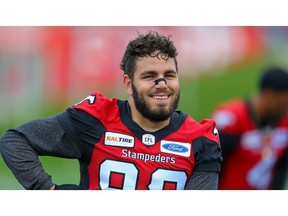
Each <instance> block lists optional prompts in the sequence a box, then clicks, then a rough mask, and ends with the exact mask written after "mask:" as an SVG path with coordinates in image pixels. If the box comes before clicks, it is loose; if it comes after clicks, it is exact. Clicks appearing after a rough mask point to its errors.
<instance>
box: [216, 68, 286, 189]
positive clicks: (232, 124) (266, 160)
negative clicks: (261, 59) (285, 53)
mask: <svg viewBox="0 0 288 216" xmlns="http://www.w3.org/2000/svg"><path fill="white" fill-rule="evenodd" d="M243 87H244V88H245V84H244V83H243ZM212 118H213V119H214V120H215V121H216V126H217V129H218V131H219V136H220V142H221V147H222V152H223V164H222V167H221V175H220V181H219V189H224V190H225V189H226V190H229V189H231V190H266V189H275V190H276V189H284V187H285V181H286V174H287V166H288V160H287V158H288V157H287V156H288V150H287V148H288V72H287V70H286V69H284V68H281V67H270V68H267V69H266V70H265V71H263V73H262V74H261V77H260V79H259V91H258V93H256V94H255V95H254V96H252V97H250V98H237V99H232V100H229V101H226V102H224V103H222V104H219V106H217V108H215V110H214V113H213V115H212Z"/></svg>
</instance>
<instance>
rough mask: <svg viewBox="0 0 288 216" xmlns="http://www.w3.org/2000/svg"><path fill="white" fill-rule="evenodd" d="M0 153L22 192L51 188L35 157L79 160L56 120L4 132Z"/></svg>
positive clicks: (52, 118) (50, 119)
mask: <svg viewBox="0 0 288 216" xmlns="http://www.w3.org/2000/svg"><path fill="white" fill-rule="evenodd" d="M0 151H1V154H2V156H3V159H4V161H5V163H6V164H7V166H8V167H9V168H10V169H11V171H12V172H13V174H14V175H15V177H16V178H17V180H18V181H19V182H20V183H21V184H22V185H23V187H24V188H26V189H43V190H45V189H50V188H51V187H53V185H54V184H53V182H52V179H51V176H50V175H48V174H47V173H46V172H45V170H44V169H43V166H42V164H41V162H40V161H39V158H38V156H41V155H47V156H57V157H63V158H79V157H80V156H81V152H80V150H79V148H78V147H77V145H76V144H75V143H74V142H72V141H71V139H70V138H69V137H68V136H67V135H66V134H65V131H64V130H63V129H62V127H61V126H60V124H59V122H58V120H57V117H56V116H53V117H50V118H43V119H37V120H33V121H31V122H28V123H26V124H23V125H21V126H19V127H17V128H15V129H10V130H8V131H7V132H6V133H5V134H4V135H3V136H2V137H1V138H0Z"/></svg>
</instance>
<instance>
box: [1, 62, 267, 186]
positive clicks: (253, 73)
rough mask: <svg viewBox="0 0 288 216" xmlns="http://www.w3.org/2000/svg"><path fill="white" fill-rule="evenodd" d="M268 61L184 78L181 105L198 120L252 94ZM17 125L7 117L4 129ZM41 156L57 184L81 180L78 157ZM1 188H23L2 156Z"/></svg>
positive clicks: (45, 113)
mask: <svg viewBox="0 0 288 216" xmlns="http://www.w3.org/2000/svg"><path fill="white" fill-rule="evenodd" d="M265 64H266V62H265V61H258V62H251V63H246V64H241V65H238V66H233V67H231V68H229V69H227V68H226V69H225V71H214V72H213V73H212V75H211V74H210V75H205V76H201V77H193V78H189V79H188V78H185V79H181V80H180V82H181V100H180V104H179V107H178V109H179V110H182V111H183V112H186V113H189V114H191V115H192V116H193V117H194V118H195V119H196V120H197V121H200V120H201V119H204V118H209V117H210V115H211V112H212V110H213V108H214V107H215V105H216V104H218V103H219V102H221V101H223V100H226V99H229V98H232V97H241V96H249V95H251V94H253V92H255V90H256V85H255V83H256V82H257V78H258V74H259V72H260V71H261V69H262V68H263V66H265ZM114 96H115V95H114ZM46 107H48V109H47V110H44V111H43V116H50V115H54V114H56V113H58V112H61V111H63V110H64V109H65V108H66V107H59V106H58V107H52V106H51V105H49V106H46ZM14 126H15V125H12V124H11V123H9V121H7V122H6V123H5V128H4V130H3V133H4V131H5V130H7V129H8V128H10V127H14ZM0 135H2V134H0ZM40 159H41V161H42V163H43V166H44V168H45V170H46V171H47V173H49V174H50V175H51V176H52V179H53V181H54V182H55V183H56V184H64V183H72V184H73V183H75V184H77V183H78V182H79V178H80V176H79V165H78V162H77V161H76V160H71V159H61V158H51V157H40ZM0 189H2V190H4V189H6V190H21V189H23V187H22V186H21V185H20V184H19V183H18V181H17V180H16V179H15V177H14V176H13V175H12V173H11V171H10V170H9V169H8V168H7V166H6V165H5V164H4V162H3V159H2V157H0Z"/></svg>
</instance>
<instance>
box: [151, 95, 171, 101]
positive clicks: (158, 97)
mask: <svg viewBox="0 0 288 216" xmlns="http://www.w3.org/2000/svg"><path fill="white" fill-rule="evenodd" d="M153 98H155V99H158V100H165V99H167V98H168V96H153Z"/></svg>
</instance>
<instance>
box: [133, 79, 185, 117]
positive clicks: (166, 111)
mask: <svg viewBox="0 0 288 216" xmlns="http://www.w3.org/2000/svg"><path fill="white" fill-rule="evenodd" d="M132 91H133V98H134V103H135V107H136V109H137V110H138V111H139V112H140V113H141V114H142V116H144V117H145V118H147V119H149V120H150V121H152V122H161V121H164V120H167V119H168V118H169V117H171V116H172V114H173V112H174V111H175V110H176V109H177V106H178V103H179V100H180V91H179V92H178V94H177V95H176V98H175V99H174V100H173V101H172V104H171V105H170V106H169V107H168V108H165V107H163V108H162V107H161V108H159V109H157V110H152V109H151V107H150V104H149V103H148V102H147V101H145V99H144V97H143V96H142V95H140V94H139V93H138V91H137V89H136V87H135V86H134V84H133V83H132ZM160 92H161V91H158V92H157V93H160ZM162 92H163V91H162Z"/></svg>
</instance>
